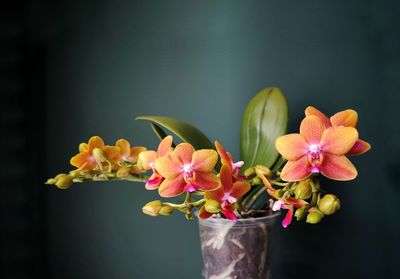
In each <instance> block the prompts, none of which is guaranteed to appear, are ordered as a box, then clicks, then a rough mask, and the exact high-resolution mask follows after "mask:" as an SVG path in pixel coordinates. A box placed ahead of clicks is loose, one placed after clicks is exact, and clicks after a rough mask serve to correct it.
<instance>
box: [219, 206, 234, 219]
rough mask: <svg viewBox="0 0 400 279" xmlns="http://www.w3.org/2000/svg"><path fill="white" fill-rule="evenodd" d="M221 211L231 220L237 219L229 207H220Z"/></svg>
mask: <svg viewBox="0 0 400 279" xmlns="http://www.w3.org/2000/svg"><path fill="white" fill-rule="evenodd" d="M221 213H222V214H224V216H225V217H226V218H227V219H229V220H232V221H237V217H236V215H235V214H234V213H233V211H231V209H229V208H221Z"/></svg>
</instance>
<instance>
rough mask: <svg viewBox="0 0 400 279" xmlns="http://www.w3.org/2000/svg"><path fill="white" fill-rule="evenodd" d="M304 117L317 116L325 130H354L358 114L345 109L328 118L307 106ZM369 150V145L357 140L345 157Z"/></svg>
mask: <svg viewBox="0 0 400 279" xmlns="http://www.w3.org/2000/svg"><path fill="white" fill-rule="evenodd" d="M305 115H306V116H310V115H314V116H317V117H318V118H319V119H321V120H322V122H323V123H324V125H325V127H326V128H329V127H332V126H333V127H340V126H343V127H353V128H356V126H357V121H358V114H357V112H356V111H355V110H352V109H347V110H343V111H340V112H337V113H335V114H334V115H333V116H331V117H330V118H328V117H327V116H326V115H325V114H324V113H322V112H321V111H319V110H318V109H316V108H315V107H313V106H309V107H307V108H306V110H305ZM370 149H371V145H370V144H369V143H368V142H366V141H364V140H362V139H358V140H357V141H356V143H355V144H354V145H353V147H352V148H351V149H350V150H349V152H347V154H346V155H361V154H363V153H365V152H367V151H368V150H370Z"/></svg>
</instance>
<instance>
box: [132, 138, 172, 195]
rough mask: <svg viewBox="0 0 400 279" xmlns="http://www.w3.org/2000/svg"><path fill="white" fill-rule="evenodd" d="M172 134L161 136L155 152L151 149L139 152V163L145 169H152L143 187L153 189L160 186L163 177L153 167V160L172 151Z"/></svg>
mask: <svg viewBox="0 0 400 279" xmlns="http://www.w3.org/2000/svg"><path fill="white" fill-rule="evenodd" d="M172 141H173V138H172V136H167V137H165V138H163V140H162V141H161V142H160V144H159V145H158V148H157V152H156V151H153V150H148V151H144V152H142V153H140V154H139V162H140V163H139V164H141V166H142V168H143V169H144V170H146V171H148V170H152V171H153V173H152V174H151V176H150V178H149V179H148V180H147V182H146V185H145V188H146V189H147V190H154V189H157V188H158V187H160V184H161V182H163V180H164V177H162V176H161V175H160V174H159V173H158V172H157V170H156V169H155V167H154V162H155V160H156V159H157V158H159V157H163V156H166V155H167V154H168V153H170V152H171V151H172Z"/></svg>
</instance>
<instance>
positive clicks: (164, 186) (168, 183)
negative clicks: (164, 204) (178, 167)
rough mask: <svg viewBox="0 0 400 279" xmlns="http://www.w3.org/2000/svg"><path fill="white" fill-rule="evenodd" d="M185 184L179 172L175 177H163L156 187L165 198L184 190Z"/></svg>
mask: <svg viewBox="0 0 400 279" xmlns="http://www.w3.org/2000/svg"><path fill="white" fill-rule="evenodd" d="M185 186H186V182H185V180H184V179H183V174H180V175H178V176H177V177H176V178H175V179H165V180H164V181H163V182H162V183H161V185H160V188H158V193H159V194H160V196H161V197H165V198H168V197H175V196H178V195H180V194H182V193H183V192H184V189H185Z"/></svg>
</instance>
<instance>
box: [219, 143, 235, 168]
mask: <svg viewBox="0 0 400 279" xmlns="http://www.w3.org/2000/svg"><path fill="white" fill-rule="evenodd" d="M215 147H216V149H217V151H218V154H219V156H220V157H221V162H222V164H227V165H231V164H232V158H231V157H230V156H229V155H228V152H226V150H225V148H224V147H223V146H222V145H221V144H220V143H219V142H218V141H215Z"/></svg>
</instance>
